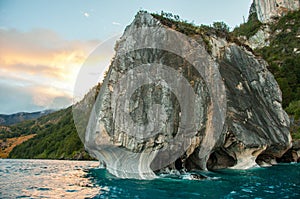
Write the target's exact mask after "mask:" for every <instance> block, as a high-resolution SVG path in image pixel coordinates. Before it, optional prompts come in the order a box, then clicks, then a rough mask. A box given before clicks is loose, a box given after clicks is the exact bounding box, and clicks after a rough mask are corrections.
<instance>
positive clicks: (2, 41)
mask: <svg viewBox="0 0 300 199" xmlns="http://www.w3.org/2000/svg"><path fill="white" fill-rule="evenodd" d="M99 43H100V41H98V40H90V41H78V40H66V39H64V38H62V37H60V36H59V35H58V34H56V33H55V32H53V31H50V30H45V29H36V30H32V31H30V32H21V31H18V30H15V29H0V80H2V82H5V83H6V85H8V84H9V87H10V88H11V90H15V91H18V90H20V89H24V90H26V96H28V97H27V98H28V99H29V98H30V99H31V101H32V103H33V104H34V105H36V107H46V108H49V107H50V108H55V106H59V104H61V105H62V104H66V103H67V102H69V103H71V98H72V95H73V93H72V91H73V87H74V83H75V81H76V77H77V73H78V71H79V70H80V67H81V66H82V64H83V63H84V61H85V60H86V58H87V57H88V55H89V53H90V52H92V50H93V49H95V48H96V46H97V45H98V44H99ZM111 55H112V52H111V51H110V50H109V52H107V54H104V59H108V60H109V59H110V58H111V57H110V56H111ZM101 59H102V58H101ZM0 83H1V81H0ZM14 86H15V89H14V88H13V87H14ZM2 87H3V88H4V84H2ZM24 96H25V94H24ZM30 96H31V97H30ZM55 104H56V105H55ZM0 112H1V110H0Z"/></svg>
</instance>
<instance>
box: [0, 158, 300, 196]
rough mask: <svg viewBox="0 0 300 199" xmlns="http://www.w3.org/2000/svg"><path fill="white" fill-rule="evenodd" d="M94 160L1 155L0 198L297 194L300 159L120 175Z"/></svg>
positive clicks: (299, 179) (299, 191)
mask: <svg viewBox="0 0 300 199" xmlns="http://www.w3.org/2000/svg"><path fill="white" fill-rule="evenodd" d="M97 166H98V163H97V162H93V161H90V162H88V161H58V160H54V161H53V160H8V159H1V160H0V198H63V197H64V198H272V199H275V198H298V199H299V198H300V164H280V165H277V166H273V167H270V168H255V169H251V170H247V171H244V170H222V171H219V172H202V174H204V175H206V176H207V177H208V178H207V179H206V180H190V176H189V175H190V174H184V175H180V176H178V175H175V174H174V175H165V176H161V177H160V178H158V179H155V180H151V181H147V180H132V179H118V178H116V177H114V176H112V175H110V174H109V173H108V172H107V171H106V170H105V169H99V168H97Z"/></svg>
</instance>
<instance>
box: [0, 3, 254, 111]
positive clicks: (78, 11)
mask: <svg viewBox="0 0 300 199" xmlns="http://www.w3.org/2000/svg"><path fill="white" fill-rule="evenodd" d="M251 2H252V1H251V0H226V1H224V0H185V1H184V0H151V1H150V0H105V1H104V0H103V1H102V0H101V1H100V0H63V1H62V0H0V114H12V113H16V112H33V111H40V110H46V109H60V108H64V107H67V106H69V105H71V104H72V98H73V90H74V85H75V82H76V78H77V75H78V72H79V71H80V69H81V67H82V65H83V64H84V61H85V60H86V59H87V57H88V55H89V54H90V53H91V52H93V50H94V49H95V48H96V47H97V46H99V45H101V43H104V42H105V41H107V40H109V41H111V42H110V43H111V45H110V46H107V47H105V48H107V53H103V55H104V57H105V59H106V62H105V63H108V64H109V60H111V58H112V57H113V45H114V42H115V40H116V39H117V38H116V37H114V36H115V35H118V34H121V33H122V32H123V31H124V29H125V27H126V26H127V25H129V24H130V23H131V21H132V20H133V19H134V16H135V14H136V13H137V12H138V11H139V10H146V11H149V12H154V13H160V12H161V11H162V10H163V11H164V12H170V13H173V14H176V15H179V16H180V18H181V19H184V20H187V21H189V22H193V23H194V24H206V25H209V24H212V23H213V22H216V21H224V22H225V23H226V24H228V25H229V26H230V27H231V28H234V27H235V26H238V25H239V24H241V23H243V20H244V19H247V16H248V12H249V8H250V5H251ZM111 38H113V39H111ZM108 64H107V65H108Z"/></svg>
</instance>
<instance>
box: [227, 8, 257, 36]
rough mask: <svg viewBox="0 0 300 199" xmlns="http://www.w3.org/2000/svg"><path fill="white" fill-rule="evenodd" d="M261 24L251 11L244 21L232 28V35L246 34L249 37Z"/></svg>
mask: <svg viewBox="0 0 300 199" xmlns="http://www.w3.org/2000/svg"><path fill="white" fill-rule="evenodd" d="M262 25H263V24H262V23H261V22H260V21H259V20H258V18H257V15H256V13H251V14H250V15H249V17H248V21H247V22H246V23H243V24H241V25H240V26H239V27H236V28H235V29H234V30H233V32H232V33H233V35H234V36H236V37H238V36H246V37H247V39H249V38H250V37H251V36H253V35H255V33H256V32H257V31H258V30H259V29H260V27H261V26H262Z"/></svg>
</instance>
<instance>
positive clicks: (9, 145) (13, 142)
mask: <svg viewBox="0 0 300 199" xmlns="http://www.w3.org/2000/svg"><path fill="white" fill-rule="evenodd" d="M35 135H36V134H31V135H22V136H20V137H14V138H7V139H5V140H0V158H7V157H8V155H9V153H10V152H11V151H12V150H13V148H15V147H16V146H17V145H20V144H22V143H23V142H25V141H27V140H29V139H31V138H33V137H34V136H35Z"/></svg>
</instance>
